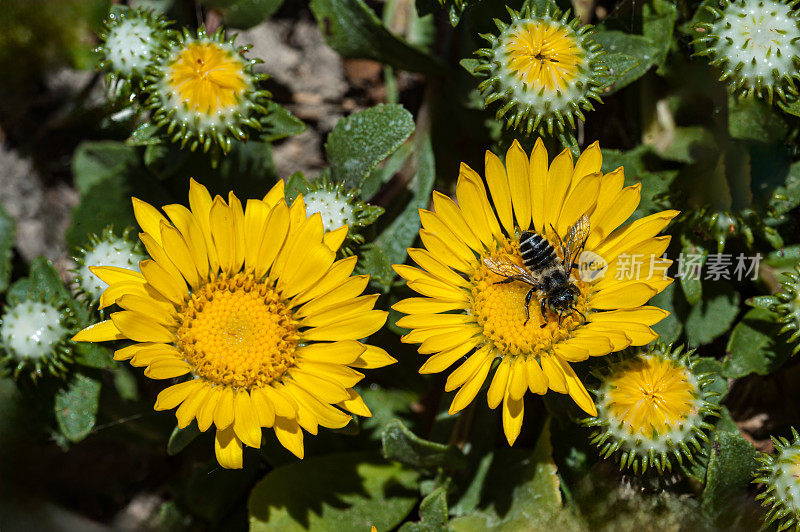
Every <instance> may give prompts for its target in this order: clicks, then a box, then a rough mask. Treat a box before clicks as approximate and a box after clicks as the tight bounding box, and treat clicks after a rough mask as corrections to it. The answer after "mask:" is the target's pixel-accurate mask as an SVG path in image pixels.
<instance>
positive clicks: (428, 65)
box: [311, 0, 444, 74]
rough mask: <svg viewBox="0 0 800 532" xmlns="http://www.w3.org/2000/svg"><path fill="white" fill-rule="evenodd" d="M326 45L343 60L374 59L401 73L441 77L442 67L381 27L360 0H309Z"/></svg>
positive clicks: (381, 24)
mask: <svg viewBox="0 0 800 532" xmlns="http://www.w3.org/2000/svg"><path fill="white" fill-rule="evenodd" d="M311 11H312V12H313V13H314V16H315V17H316V19H317V24H319V27H320V30H322V35H323V36H324V37H325V41H326V42H327V43H328V45H329V46H330V47H331V48H333V49H334V50H336V51H337V52H339V54H340V55H342V56H344V57H354V58H363V59H374V60H376V61H380V62H381V63H386V64H389V65H392V66H394V67H396V68H399V69H401V70H409V71H411V72H425V73H429V74H441V72H442V69H443V68H444V67H443V66H442V65H440V64H439V63H438V62H437V61H436V60H435V59H433V58H432V57H431V56H429V55H427V54H426V53H425V52H423V51H422V50H421V49H419V48H416V47H414V46H411V45H409V44H408V43H407V42H405V41H404V40H402V39H400V38H398V37H396V36H395V35H393V34H392V33H390V32H389V30H387V29H386V27H384V25H383V23H381V20H380V19H379V18H378V16H377V15H376V14H375V13H374V12H373V11H372V10H371V9H370V8H369V6H367V4H366V3H365V2H364V1H363V0H311Z"/></svg>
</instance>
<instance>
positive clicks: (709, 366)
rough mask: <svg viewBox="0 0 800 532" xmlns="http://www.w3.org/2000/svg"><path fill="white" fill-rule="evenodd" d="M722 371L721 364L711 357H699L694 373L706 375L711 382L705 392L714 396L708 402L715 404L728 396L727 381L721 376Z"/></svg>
mask: <svg viewBox="0 0 800 532" xmlns="http://www.w3.org/2000/svg"><path fill="white" fill-rule="evenodd" d="M722 369H723V364H722V362H720V361H719V360H717V359H715V358H711V357H700V358H699V359H698V360H697V363H696V364H695V366H694V372H695V373H707V374H709V375H710V376H711V378H712V381H711V382H710V383H709V385H708V386H707V388H706V390H708V391H710V392H712V394H715V395H713V396H712V397H711V398H710V399H709V400H710V401H711V402H713V403H717V404H719V403H720V402H721V401H722V400H723V399H725V396H727V395H728V381H727V379H726V378H725V377H723V376H722Z"/></svg>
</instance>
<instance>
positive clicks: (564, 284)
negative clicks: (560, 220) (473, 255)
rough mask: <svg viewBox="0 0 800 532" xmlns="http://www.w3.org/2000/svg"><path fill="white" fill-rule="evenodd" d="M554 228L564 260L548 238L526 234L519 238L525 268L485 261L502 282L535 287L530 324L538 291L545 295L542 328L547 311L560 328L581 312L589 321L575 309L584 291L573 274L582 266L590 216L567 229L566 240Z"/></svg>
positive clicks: (527, 307) (527, 301)
mask: <svg viewBox="0 0 800 532" xmlns="http://www.w3.org/2000/svg"><path fill="white" fill-rule="evenodd" d="M550 228H551V229H553V232H554V233H555V234H556V238H557V239H558V245H559V247H560V249H561V256H562V257H563V259H562V258H559V256H558V255H557V254H556V250H555V248H554V247H553V245H552V244H551V243H550V242H549V241H548V240H547V239H546V238H545V237H544V236H542V235H540V234H538V233H536V232H534V231H523V233H522V234H521V235H520V237H519V250H520V253H521V254H522V260H523V262H524V263H525V267H522V266H519V265H518V264H515V263H513V262H510V261H508V260H496V259H493V258H485V259H483V263H484V264H485V265H486V267H487V268H489V270H491V271H492V272H494V273H496V274H497V275H501V276H503V277H505V279H503V280H502V281H499V282H498V283H511V282H514V281H519V282H522V283H525V284H527V285H529V286H530V287H531V289H530V290H529V291H528V293H527V295H526V296H525V323H526V324H527V323H528V320H529V319H530V304H531V298H532V297H533V294H534V293H535V292H539V293H540V294H541V296H540V299H539V301H540V303H541V305H540V310H541V313H542V319H543V320H544V323H542V325H541V326H542V327H544V326H545V325H547V309H550V310H551V311H552V312H554V313H555V314H556V315H558V324H559V325H561V319H562V318H563V317H564V316H568V315H569V314H571V313H572V312H577V313H578V314H579V315H580V316H581V317H582V318H583V320H584V321H586V316H584V315H583V314H581V312H580V311H579V310H578V309H576V308H575V302H576V300H577V298H578V296H579V295H580V290H579V289H578V287H577V286H575V285H574V284H573V282H572V281H571V280H570V275H571V274H572V269H573V268H576V267H578V264H577V263H576V261H577V260H578V257H579V256H580V254H581V252H582V251H583V248H584V246H585V245H586V240H587V239H588V238H589V229H590V228H589V217H588V216H586V215H585V214H584V215H583V216H581V217H580V218H578V221H577V222H575V223H574V224H573V225H572V226H571V227H570V228H569V230H567V235H566V237H565V238H564V240H563V241H562V240H561V237H560V236H559V235H558V233H556V231H555V228H553V226H552V225H551V226H550Z"/></svg>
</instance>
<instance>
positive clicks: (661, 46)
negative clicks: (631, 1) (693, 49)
mask: <svg viewBox="0 0 800 532" xmlns="http://www.w3.org/2000/svg"><path fill="white" fill-rule="evenodd" d="M677 19H678V8H677V6H676V5H675V4H674V3H673V2H670V1H668V0H650V1H649V2H647V3H646V4H644V6H642V33H643V34H644V36H645V37H646V38H647V39H649V40H650V42H652V43H653V44H654V45H655V48H656V50H657V51H656V53H655V61H654V63H655V64H656V65H657V66H658V67H659V74H660V73H661V72H660V70H661V67H662V66H663V65H664V61H666V59H667V53H668V52H669V49H670V46H672V43H673V42H674V41H673V38H672V32H673V31H674V29H675V21H676V20H677Z"/></svg>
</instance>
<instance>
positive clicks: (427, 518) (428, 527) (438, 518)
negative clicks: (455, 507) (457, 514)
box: [399, 486, 448, 532]
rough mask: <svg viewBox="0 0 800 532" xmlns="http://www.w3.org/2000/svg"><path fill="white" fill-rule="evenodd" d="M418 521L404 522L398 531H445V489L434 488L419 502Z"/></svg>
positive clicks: (442, 487)
mask: <svg viewBox="0 0 800 532" xmlns="http://www.w3.org/2000/svg"><path fill="white" fill-rule="evenodd" d="M419 516H420V521H419V522H418V523H405V524H404V525H403V526H401V527H400V530H399V532H446V530H447V517H448V516H447V489H446V488H445V487H444V486H441V487H439V488H436V489H435V490H433V491H432V492H431V493H430V494H428V496H427V497H425V498H424V499H422V502H421V503H420V504H419Z"/></svg>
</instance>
